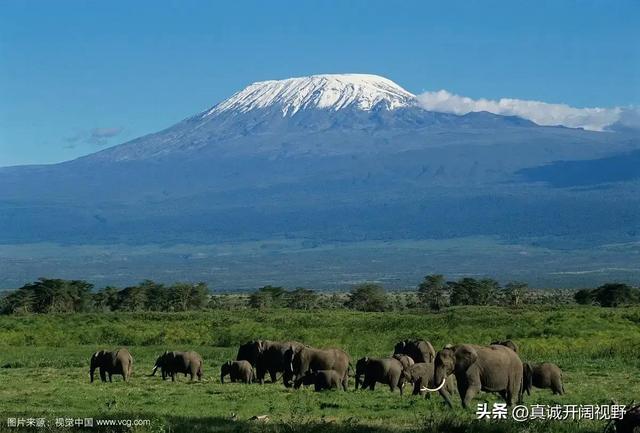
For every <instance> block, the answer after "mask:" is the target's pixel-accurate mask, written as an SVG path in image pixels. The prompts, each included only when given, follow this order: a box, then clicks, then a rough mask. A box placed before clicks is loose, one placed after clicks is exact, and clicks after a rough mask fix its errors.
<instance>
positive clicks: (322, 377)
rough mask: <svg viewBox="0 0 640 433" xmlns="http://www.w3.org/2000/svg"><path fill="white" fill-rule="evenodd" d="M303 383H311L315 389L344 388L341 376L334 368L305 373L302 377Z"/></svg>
mask: <svg viewBox="0 0 640 433" xmlns="http://www.w3.org/2000/svg"><path fill="white" fill-rule="evenodd" d="M302 384H303V385H311V384H313V386H314V389H315V390H316V391H324V390H325V389H344V390H345V391H346V390H347V388H346V387H344V385H343V381H342V376H341V375H340V374H339V373H338V372H337V371H335V370H318V371H313V372H311V373H309V374H307V375H306V376H305V377H304V378H303V379H302Z"/></svg>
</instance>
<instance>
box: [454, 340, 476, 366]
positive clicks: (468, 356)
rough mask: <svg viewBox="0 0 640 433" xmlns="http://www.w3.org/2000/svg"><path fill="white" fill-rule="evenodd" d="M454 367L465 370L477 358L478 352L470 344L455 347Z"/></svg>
mask: <svg viewBox="0 0 640 433" xmlns="http://www.w3.org/2000/svg"><path fill="white" fill-rule="evenodd" d="M455 354H456V369H457V370H460V371H467V369H468V368H469V367H471V366H472V365H473V364H474V363H475V362H476V361H477V359H478V352H477V351H476V349H474V348H473V347H471V346H467V345H462V346H459V347H458V348H457V349H456V352H455Z"/></svg>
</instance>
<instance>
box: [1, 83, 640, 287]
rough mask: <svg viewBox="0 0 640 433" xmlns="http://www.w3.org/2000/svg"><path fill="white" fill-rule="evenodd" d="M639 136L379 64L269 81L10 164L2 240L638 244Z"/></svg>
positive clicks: (5, 173) (4, 176)
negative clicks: (515, 112) (554, 116)
mask: <svg viewBox="0 0 640 433" xmlns="http://www.w3.org/2000/svg"><path fill="white" fill-rule="evenodd" d="M638 148H640V144H638V141H637V137H633V136H629V135H625V133H622V132H607V133H605V132H590V131H582V130H577V129H569V128H562V127H541V126H538V125H536V124H534V123H532V122H530V121H527V120H524V119H521V118H517V117H508V116H499V115H494V114H490V113H483V112H479V113H469V114H466V115H463V116H459V115H455V114H446V113H436V112H431V111H427V110H425V109H423V108H421V107H420V106H418V105H417V104H416V103H415V97H414V95H413V94H412V93H411V92H409V91H407V90H404V89H403V88H402V87H400V86H398V85H397V84H395V83H393V82H392V81H390V80H388V79H386V78H382V77H378V76H375V75H359V74H343V75H314V76H310V77H301V78H291V79H286V80H279V81H262V82H257V83H254V84H250V85H249V86H248V87H246V88H245V89H243V90H241V91H239V92H238V93H236V94H234V95H232V96H231V97H230V98H229V99H227V100H224V101H222V102H219V103H218V104H216V105H213V107H212V108H210V109H207V110H204V111H202V112H200V113H197V114H195V115H193V116H191V117H189V118H187V119H185V120H183V121H181V122H179V123H177V124H175V125H173V126H170V127H169V128H167V129H165V130H162V131H159V132H157V133H154V134H149V135H146V136H143V137H140V138H137V139H135V140H132V141H129V142H127V143H123V144H120V145H117V146H114V147H112V148H109V149H105V150H103V151H101V152H97V153H94V154H92V155H88V156H85V157H83V158H78V159H76V160H73V161H68V162H65V163H61V164H54V165H48V166H32V167H12V168H5V169H0V244H3V243H5V244H6V243H11V242H31V241H37V242H61V243H73V242H78V243H83V242H89V243H99V242H116V243H122V244H127V243H165V242H166V243H171V242H178V243H179V242H190V241H194V242H209V241H211V242H215V241H220V240H238V239H270V238H277V237H294V238H295V237H299V238H305V239H307V238H312V239H320V240H323V239H325V240H326V239H330V240H340V241H345V242H346V241H350V240H354V239H356V240H363V239H399V238H402V239H405V238H412V239H426V238H443V237H446V238H451V237H456V236H475V235H490V236H503V235H504V236H506V237H509V238H510V239H516V238H518V237H528V238H531V237H541V238H544V239H546V240H548V239H555V238H554V236H564V238H563V239H570V240H571V241H572V242H574V241H575V242H579V241H582V240H584V241H585V242H587V241H591V240H593V239H596V238H598V236H599V235H598V233H606V234H607V235H606V238H607V239H608V240H611V239H614V238H615V239H618V240H620V241H621V242H623V241H625V240H628V239H629V238H630V237H633V236H635V235H633V233H637V232H640V227H637V221H640V201H639V200H640V194H637V178H640V174H638V173H637V169H635V167H637V163H636V162H637V158H638V157H639V156H640V155H639V153H638V152H639V151H638V150H637V149H638ZM634 151H635V153H629V152H634ZM620 160H622V161H626V164H627V165H625V167H627V166H628V169H626V170H620V169H619V167H621V165H620V163H619V162H616V161H620ZM556 161H565V162H566V161H569V162H571V161H573V162H571V163H566V164H564V165H562V164H560V165H558V164H557V163H556ZM541 167H542V169H541ZM634 170H635V171H634ZM634 182H636V183H634ZM550 185H551V186H550ZM556 185H560V186H562V187H555V186H556ZM577 185H579V186H580V188H581V189H578V188H576V189H572V187H574V186H577ZM594 185H595V186H597V187H599V188H602V189H599V190H596V189H593V188H592V189H589V188H591V186H594ZM601 185H606V188H605V187H601ZM634 188H635V189H634ZM594 191H596V192H594ZM597 191H602V192H597ZM612 215H613V216H612ZM618 216H619V217H618ZM611 233H614V234H615V235H611ZM604 237H605V235H603V236H602V238H604ZM37 276H38V275H36V277H37ZM75 277H81V276H80V275H76V276H75Z"/></svg>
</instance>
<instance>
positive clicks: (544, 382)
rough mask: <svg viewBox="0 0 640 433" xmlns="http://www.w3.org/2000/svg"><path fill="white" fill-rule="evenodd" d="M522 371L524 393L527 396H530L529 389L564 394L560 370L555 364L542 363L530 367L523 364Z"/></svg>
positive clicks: (527, 364) (528, 364)
mask: <svg viewBox="0 0 640 433" xmlns="http://www.w3.org/2000/svg"><path fill="white" fill-rule="evenodd" d="M523 370H524V375H523V377H524V391H526V392H527V395H531V387H532V386H535V387H536V388H549V389H551V391H553V393H554V394H558V395H562V394H564V385H563V384H562V370H560V367H558V366H557V365H555V364H552V363H550V362H544V363H542V364H538V365H535V366H534V365H532V364H530V363H528V362H525V363H524V364H523Z"/></svg>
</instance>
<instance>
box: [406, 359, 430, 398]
mask: <svg viewBox="0 0 640 433" xmlns="http://www.w3.org/2000/svg"><path fill="white" fill-rule="evenodd" d="M433 372H434V364H433V362H418V363H417V364H413V365H412V366H411V367H410V368H409V374H408V377H407V381H408V382H410V383H412V384H413V395H418V394H420V395H425V394H427V392H426V390H423V388H424V387H429V386H431V387H434V385H433ZM428 395H429V394H427V396H428Z"/></svg>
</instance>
